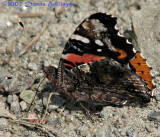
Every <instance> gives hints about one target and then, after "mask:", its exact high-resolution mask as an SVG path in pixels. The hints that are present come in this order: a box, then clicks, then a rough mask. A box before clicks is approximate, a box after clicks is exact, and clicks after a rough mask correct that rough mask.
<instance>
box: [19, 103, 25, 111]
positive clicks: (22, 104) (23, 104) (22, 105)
mask: <svg viewBox="0 0 160 137" xmlns="http://www.w3.org/2000/svg"><path fill="white" fill-rule="evenodd" d="M20 106H21V110H22V111H24V110H25V109H26V108H27V104H26V102H24V101H21V102H20Z"/></svg>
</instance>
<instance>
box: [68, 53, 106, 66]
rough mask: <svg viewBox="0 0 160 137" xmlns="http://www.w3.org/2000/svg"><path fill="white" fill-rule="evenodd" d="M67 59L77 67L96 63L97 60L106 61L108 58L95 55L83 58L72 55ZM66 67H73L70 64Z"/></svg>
mask: <svg viewBox="0 0 160 137" xmlns="http://www.w3.org/2000/svg"><path fill="white" fill-rule="evenodd" d="M65 59H66V60H67V61H69V62H72V63H73V64H74V65H75V66H77V65H76V63H89V62H92V61H96V60H101V59H106V57H104V56H96V55H93V54H83V56H80V55H76V54H74V53H71V54H69V55H67V57H66V58H65ZM66 66H69V67H73V66H72V65H70V64H66Z"/></svg>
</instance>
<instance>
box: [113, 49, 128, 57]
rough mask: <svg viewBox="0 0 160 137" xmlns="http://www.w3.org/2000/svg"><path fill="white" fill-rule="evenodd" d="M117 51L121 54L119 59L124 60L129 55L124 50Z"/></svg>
mask: <svg viewBox="0 0 160 137" xmlns="http://www.w3.org/2000/svg"><path fill="white" fill-rule="evenodd" d="M115 49H116V50H117V51H118V52H119V53H120V56H118V59H124V58H126V57H127V53H126V52H125V51H124V50H121V49H119V48H115Z"/></svg>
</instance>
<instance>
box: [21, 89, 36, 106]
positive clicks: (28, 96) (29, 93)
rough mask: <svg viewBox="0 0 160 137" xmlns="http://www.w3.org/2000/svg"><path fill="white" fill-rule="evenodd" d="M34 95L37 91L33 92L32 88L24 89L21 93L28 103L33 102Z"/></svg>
mask: <svg viewBox="0 0 160 137" xmlns="http://www.w3.org/2000/svg"><path fill="white" fill-rule="evenodd" d="M34 96H35V92H33V91H32V90H24V91H22V92H21V93H20V98H21V99H22V100H23V101H25V102H26V103H28V104H31V103H32V100H33V99H34Z"/></svg>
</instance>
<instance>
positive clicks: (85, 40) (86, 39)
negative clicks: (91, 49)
mask: <svg viewBox="0 0 160 137" xmlns="http://www.w3.org/2000/svg"><path fill="white" fill-rule="evenodd" d="M71 39H75V40H79V41H82V42H83V43H89V42H90V41H89V39H88V38H85V37H82V36H80V35H74V34H73V35H72V36H71Z"/></svg>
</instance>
